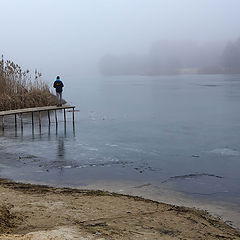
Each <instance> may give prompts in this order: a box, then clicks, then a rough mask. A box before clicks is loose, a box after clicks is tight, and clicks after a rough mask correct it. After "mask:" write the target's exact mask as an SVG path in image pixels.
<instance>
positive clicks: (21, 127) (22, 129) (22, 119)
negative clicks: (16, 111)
mask: <svg viewBox="0 0 240 240" xmlns="http://www.w3.org/2000/svg"><path fill="white" fill-rule="evenodd" d="M20 118H21V129H22V130H23V118H22V113H20Z"/></svg>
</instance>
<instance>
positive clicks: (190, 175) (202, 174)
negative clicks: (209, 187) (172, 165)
mask: <svg viewBox="0 0 240 240" xmlns="http://www.w3.org/2000/svg"><path fill="white" fill-rule="evenodd" d="M200 177H215V178H224V177H222V176H218V175H215V174H209V173H192V174H186V175H181V176H174V177H170V178H169V179H167V180H165V181H163V182H162V183H165V182H168V181H172V180H173V181H174V180H178V179H180V180H181V179H184V180H185V179H192V178H200Z"/></svg>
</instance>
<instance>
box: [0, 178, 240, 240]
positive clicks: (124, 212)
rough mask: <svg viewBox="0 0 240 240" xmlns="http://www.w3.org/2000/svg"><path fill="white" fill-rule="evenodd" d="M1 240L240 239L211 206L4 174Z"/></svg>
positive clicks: (0, 181) (0, 183) (1, 182)
mask: <svg viewBox="0 0 240 240" xmlns="http://www.w3.org/2000/svg"><path fill="white" fill-rule="evenodd" d="M0 192H1V195H0V196H1V197H0V240H10V239H11V240H13V239H19V240H31V239H49V240H50V239H58V240H62V239H63V240H68V239H82V240H85V239H89V240H90V239H99V240H100V239H101V240H103V239H209V240H210V239H211V240H214V239H229V240H230V239H240V231H239V230H237V229H234V228H232V227H231V226H229V225H227V224H226V223H224V222H223V221H222V220H220V219H218V218H215V217H213V216H211V215H209V214H208V213H207V212H206V211H202V210H197V209H194V208H187V207H179V206H175V205H170V204H165V203H159V202H157V201H152V200H148V199H144V198H140V197H134V196H129V195H121V194H117V193H110V192H104V191H98V190H79V189H72V188H53V187H47V186H40V185H32V184H23V183H16V182H13V181H9V180H6V179H0Z"/></svg>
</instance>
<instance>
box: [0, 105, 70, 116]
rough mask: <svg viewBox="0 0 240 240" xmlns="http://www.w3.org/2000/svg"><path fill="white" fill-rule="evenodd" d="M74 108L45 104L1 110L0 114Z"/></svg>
mask: <svg viewBox="0 0 240 240" xmlns="http://www.w3.org/2000/svg"><path fill="white" fill-rule="evenodd" d="M71 108H74V106H69V105H66V106H61V107H57V106H46V107H35V108H23V109H16V110H8V111H1V112H0V116H7V115H13V114H20V113H31V112H39V111H40V112H42V111H48V110H59V109H71Z"/></svg>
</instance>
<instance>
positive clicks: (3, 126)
mask: <svg viewBox="0 0 240 240" xmlns="http://www.w3.org/2000/svg"><path fill="white" fill-rule="evenodd" d="M2 130H3V131H4V116H2Z"/></svg>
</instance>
